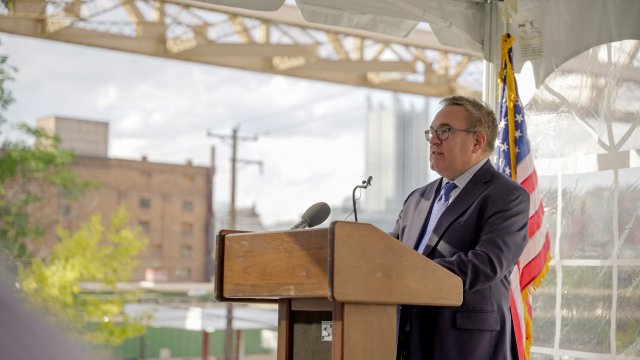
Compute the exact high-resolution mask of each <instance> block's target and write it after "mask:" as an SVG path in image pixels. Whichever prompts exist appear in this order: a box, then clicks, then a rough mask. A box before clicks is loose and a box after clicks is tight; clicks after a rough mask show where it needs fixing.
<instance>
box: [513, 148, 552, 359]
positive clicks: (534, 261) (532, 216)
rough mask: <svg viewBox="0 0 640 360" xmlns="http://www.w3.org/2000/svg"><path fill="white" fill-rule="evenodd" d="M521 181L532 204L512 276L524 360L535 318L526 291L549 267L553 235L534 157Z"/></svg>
mask: <svg viewBox="0 0 640 360" xmlns="http://www.w3.org/2000/svg"><path fill="white" fill-rule="evenodd" d="M516 174H517V181H518V183H520V185H522V187H524V188H525V189H526V190H527V192H529V196H530V205H529V231H528V238H529V241H528V243H527V246H526V247H525V249H524V251H523V253H522V255H521V256H520V259H519V260H518V263H517V264H516V266H515V268H514V270H513V272H512V273H511V299H510V301H511V316H512V318H513V326H514V332H515V334H516V341H517V343H518V357H519V358H520V359H521V360H524V359H525V358H527V357H528V356H527V355H528V353H529V351H524V349H525V347H527V346H528V345H527V333H526V323H525V316H526V317H528V318H529V319H532V318H533V317H532V308H531V303H530V301H529V300H528V296H527V297H526V298H527V301H526V302H527V303H525V299H524V298H523V292H524V291H528V287H529V285H531V283H532V282H533V281H534V280H535V279H536V278H537V277H538V276H540V275H541V274H542V272H543V271H544V268H545V266H546V264H547V259H548V256H549V251H550V241H549V232H548V230H547V227H546V225H545V224H544V223H543V221H542V219H543V217H544V206H543V204H542V199H541V196H540V192H539V191H538V175H537V173H536V170H535V167H534V164H533V157H532V155H531V154H529V155H527V157H525V158H524V159H523V160H522V161H520V163H518V165H517V172H516Z"/></svg>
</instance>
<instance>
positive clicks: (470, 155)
mask: <svg viewBox="0 0 640 360" xmlns="http://www.w3.org/2000/svg"><path fill="white" fill-rule="evenodd" d="M467 116H468V115H467V111H466V110H465V109H464V108H463V107H462V106H458V105H449V106H445V107H444V108H443V109H442V110H440V111H439V112H438V113H437V114H436V116H435V118H434V119H433V122H432V123H431V130H436V129H440V128H445V127H451V128H456V129H469V122H468V120H467ZM469 130H472V129H469ZM483 138H484V134H483V133H469V132H464V131H456V130H452V131H451V132H450V133H449V138H448V139H444V140H440V139H438V137H437V136H436V134H435V133H434V134H433V136H432V137H431V141H430V146H429V148H430V153H429V159H430V160H431V169H432V170H434V171H436V172H437V173H438V174H440V175H441V176H444V177H446V178H448V179H452V180H454V179H456V178H457V177H458V176H460V175H461V174H462V173H464V172H465V171H467V170H468V169H469V168H471V167H472V166H473V165H475V164H476V163H477V162H478V161H479V160H480V159H482V158H483V157H484V155H483V153H482V146H484V142H483V141H482V139H483Z"/></svg>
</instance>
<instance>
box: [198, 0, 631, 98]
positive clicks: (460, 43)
mask: <svg viewBox="0 0 640 360" xmlns="http://www.w3.org/2000/svg"><path fill="white" fill-rule="evenodd" d="M205 2H209V3H214V4H219V5H225V6H233V7H240V8H246V9H251V10H262V11H275V10H278V9H279V8H280V7H282V5H283V4H284V0H206V1H205ZM505 3H506V4H507V5H509V4H512V3H513V5H514V6H513V7H515V8H517V9H515V12H514V14H513V16H511V24H510V26H508V30H509V32H510V33H512V34H513V35H515V37H516V39H518V40H517V41H516V43H515V46H514V57H515V58H514V65H515V66H516V69H515V70H516V72H520V70H521V68H522V65H523V64H524V63H525V62H527V61H531V64H532V67H533V73H534V77H535V82H536V86H540V85H541V84H542V82H543V81H544V79H546V78H547V76H549V75H550V74H551V73H552V72H553V71H554V70H555V69H556V68H558V67H559V66H560V65H562V64H563V63H564V62H566V61H567V60H569V59H571V58H572V57H574V56H576V55H578V54H580V53H582V52H583V51H586V50H588V49H590V48H592V47H593V46H596V45H600V44H605V43H609V42H614V41H619V40H626V39H640V25H638V24H639V22H638V19H640V1H637V0H607V1H603V0H519V1H515V0H511V1H506V2H502V1H488V2H484V1H476V0H296V4H297V6H298V7H299V9H300V12H301V13H302V16H303V17H304V18H305V19H306V20H307V21H308V22H311V23H320V24H324V25H332V26H340V27H346V28H356V29H361V30H368V31H373V32H379V33H384V34H389V35H395V36H402V37H404V36H407V35H408V34H409V33H410V32H411V31H412V30H413V29H414V28H415V27H416V26H418V24H419V23H421V22H426V23H428V24H429V25H430V27H431V29H432V31H433V33H434V34H435V35H436V37H437V38H438V40H439V41H440V42H441V43H442V45H446V46H452V47H456V48H462V49H467V50H472V51H478V52H483V53H484V54H485V60H487V61H489V62H491V63H495V62H496V59H499V49H500V42H499V36H500V35H501V34H502V33H503V32H504V31H505V29H506V27H505V25H504V21H503V16H501V14H502V13H503V10H504V7H505ZM515 3H517V6H515V5H516V4H515Z"/></svg>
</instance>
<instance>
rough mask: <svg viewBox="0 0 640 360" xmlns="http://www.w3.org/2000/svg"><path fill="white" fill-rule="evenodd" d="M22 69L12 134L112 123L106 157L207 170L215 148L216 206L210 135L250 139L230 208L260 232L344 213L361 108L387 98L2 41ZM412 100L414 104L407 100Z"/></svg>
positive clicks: (360, 133)
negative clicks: (74, 121)
mask: <svg viewBox="0 0 640 360" xmlns="http://www.w3.org/2000/svg"><path fill="white" fill-rule="evenodd" d="M0 39H1V44H0V53H2V54H7V55H9V62H10V63H11V64H13V65H14V66H16V67H17V68H18V73H17V74H16V79H15V81H14V82H11V83H10V84H9V88H10V89H11V90H12V92H13V95H14V97H15V98H16V103H15V104H13V105H12V106H11V107H10V108H9V111H8V113H7V118H8V119H9V120H10V121H11V122H18V121H24V122H27V123H30V124H35V120H36V119H37V118H38V117H42V116H48V115H59V116H67V117H72V118H81V119H89V120H101V121H107V122H109V128H110V143H109V156H110V157H113V158H124V159H139V158H140V157H141V156H142V155H146V156H147V157H148V159H149V161H155V162H168V163H184V162H185V161H186V160H187V159H191V160H193V162H194V164H195V165H203V166H207V165H208V164H209V161H210V159H209V157H210V156H209V154H210V147H211V146H212V145H216V152H217V156H216V159H215V161H216V165H217V169H218V172H217V175H216V177H215V183H214V187H215V201H216V202H228V201H229V197H230V195H229V194H230V175H229V167H230V166H229V159H230V148H229V146H228V144H227V143H225V142H224V141H223V140H220V139H216V138H212V137H207V130H210V131H212V132H214V133H217V134H229V135H230V134H231V129H232V127H233V126H240V132H239V133H240V135H257V136H258V140H257V141H247V142H241V143H240V146H239V154H238V156H239V158H242V159H247V160H261V161H263V163H264V171H263V172H262V173H260V171H259V167H258V166H255V165H244V166H240V167H239V172H238V182H239V184H238V186H239V187H238V189H239V190H238V204H239V205H240V206H251V205H253V204H255V205H256V208H257V210H258V213H259V214H260V216H261V218H262V220H263V222H264V223H266V224H273V223H274V222H278V221H284V222H286V221H292V222H294V221H295V220H296V219H297V218H298V217H299V216H300V215H301V214H302V212H304V210H305V209H306V208H307V207H308V206H309V205H311V204H313V203H315V202H317V201H325V202H327V203H329V204H330V205H334V204H340V203H342V201H343V200H344V198H346V197H349V196H350V194H351V190H352V189H353V187H354V186H355V185H357V184H359V183H360V182H361V181H362V179H363V178H364V177H365V174H364V163H365V161H364V160H365V158H364V150H365V145H364V127H365V116H366V101H367V97H368V96H371V97H373V99H374V100H376V99H380V101H386V100H390V95H391V94H390V93H389V92H383V91H374V90H371V89H363V88H357V87H352V86H345V85H336V84H330V83H324V82H318V81H309V80H300V79H295V78H287V77H282V76H274V75H268V74H260V73H253V72H247V71H240V70H233V69H226V68H221V67H214V66H209V65H200V64H194V63H188V62H180V61H175V60H168V59H161V58H153V57H147V56H142V55H135V54H128V53H123V52H117V51H111V50H105V49H97V48H91V47H85V46H79V45H70V44H65V43H61V42H54V41H45V40H38V39H33V38H27V37H19V36H12V35H7V34H1V35H0ZM408 98H411V96H408Z"/></svg>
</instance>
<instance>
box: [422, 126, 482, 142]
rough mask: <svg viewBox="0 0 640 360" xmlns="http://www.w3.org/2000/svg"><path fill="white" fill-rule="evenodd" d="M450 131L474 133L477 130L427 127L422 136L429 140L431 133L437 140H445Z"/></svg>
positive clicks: (431, 136)
mask: <svg viewBox="0 0 640 360" xmlns="http://www.w3.org/2000/svg"><path fill="white" fill-rule="evenodd" d="M452 131H463V132H466V133H469V134H475V133H477V132H478V130H469V129H458V128H454V127H441V128H438V129H429V130H427V131H425V132H424V138H425V139H427V141H428V142H431V138H433V134H435V135H436V137H437V138H438V140H446V139H448V138H449V136H450V134H451V132H452Z"/></svg>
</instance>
